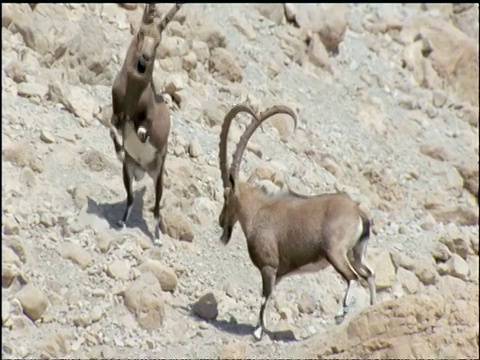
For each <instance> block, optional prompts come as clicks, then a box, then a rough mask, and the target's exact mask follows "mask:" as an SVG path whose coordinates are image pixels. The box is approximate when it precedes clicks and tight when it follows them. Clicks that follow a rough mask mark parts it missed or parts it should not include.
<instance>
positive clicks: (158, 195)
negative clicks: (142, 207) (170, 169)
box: [153, 151, 166, 246]
mask: <svg viewBox="0 0 480 360" xmlns="http://www.w3.org/2000/svg"><path fill="white" fill-rule="evenodd" d="M165 158H166V151H165V154H164V155H162V158H161V165H160V171H159V173H158V175H157V178H156V179H155V207H154V208H153V217H154V219H155V242H156V243H157V244H158V245H160V246H161V245H162V242H161V241H160V231H161V232H162V234H165V233H166V229H165V224H164V223H163V219H162V216H161V215H160V201H161V200H162V195H163V177H164V174H165Z"/></svg>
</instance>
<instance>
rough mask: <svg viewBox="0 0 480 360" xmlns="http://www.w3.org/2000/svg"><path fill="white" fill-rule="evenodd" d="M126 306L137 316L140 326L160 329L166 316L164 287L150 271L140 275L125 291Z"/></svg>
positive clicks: (147, 328)
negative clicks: (163, 295)
mask: <svg viewBox="0 0 480 360" xmlns="http://www.w3.org/2000/svg"><path fill="white" fill-rule="evenodd" d="M123 298H124V300H125V306H126V307H127V309H128V310H129V311H130V312H131V313H132V314H133V315H134V316H135V319H136V320H137V322H138V324H139V325H140V327H142V328H143V329H146V330H154V329H158V328H159V327H160V326H161V325H162V324H163V319H164V317H165V304H164V300H163V297H162V288H161V287H160V283H159V282H158V280H157V278H156V277H155V276H154V275H153V274H152V273H150V272H147V273H144V274H142V275H140V277H139V278H138V279H136V280H135V281H134V282H133V283H132V284H131V285H130V286H129V287H128V288H127V289H126V290H125V291H124V293H123Z"/></svg>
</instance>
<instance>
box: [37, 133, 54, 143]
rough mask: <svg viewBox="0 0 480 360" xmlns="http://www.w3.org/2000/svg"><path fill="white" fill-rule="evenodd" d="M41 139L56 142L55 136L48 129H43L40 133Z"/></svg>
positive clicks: (45, 141) (46, 141)
mask: <svg viewBox="0 0 480 360" xmlns="http://www.w3.org/2000/svg"><path fill="white" fill-rule="evenodd" d="M40 139H41V140H42V141H43V142H44V143H47V144H53V143H55V138H54V137H53V135H52V134H50V133H49V132H48V131H46V130H42V132H41V133H40Z"/></svg>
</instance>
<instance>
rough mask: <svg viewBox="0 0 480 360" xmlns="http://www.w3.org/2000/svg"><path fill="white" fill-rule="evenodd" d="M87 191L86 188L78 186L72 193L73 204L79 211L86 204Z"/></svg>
mask: <svg viewBox="0 0 480 360" xmlns="http://www.w3.org/2000/svg"><path fill="white" fill-rule="evenodd" d="M88 195H89V191H88V189H87V187H86V186H84V185H79V186H77V187H76V188H75V189H74V190H73V191H72V198H73V202H74V203H75V207H76V208H77V209H81V208H82V207H83V206H84V205H85V204H86V203H87V197H88Z"/></svg>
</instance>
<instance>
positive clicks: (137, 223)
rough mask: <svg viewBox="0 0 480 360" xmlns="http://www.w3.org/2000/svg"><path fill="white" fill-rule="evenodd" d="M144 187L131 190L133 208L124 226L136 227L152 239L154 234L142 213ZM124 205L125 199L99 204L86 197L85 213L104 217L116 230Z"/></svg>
mask: <svg viewBox="0 0 480 360" xmlns="http://www.w3.org/2000/svg"><path fill="white" fill-rule="evenodd" d="M146 189H147V188H146V187H145V186H144V187H143V188H142V189H140V190H137V191H134V192H133V196H134V201H133V208H132V212H131V214H130V217H129V219H128V221H127V225H126V227H127V228H131V229H132V228H138V229H140V230H141V231H142V232H143V233H144V234H145V235H146V236H147V237H149V238H150V239H152V240H153V238H154V236H153V234H152V233H151V232H150V230H149V229H148V224H147V222H146V221H145V218H144V214H143V203H144V201H143V196H144V195H145V191H146ZM126 206H127V205H126V200H123V201H119V202H115V203H103V204H99V203H97V202H96V201H95V200H93V199H91V198H89V197H87V213H89V214H94V215H96V216H98V217H99V218H102V219H105V220H106V221H107V222H108V224H109V225H110V228H113V229H116V230H121V227H119V226H118V221H119V220H120V219H121V218H122V216H123V213H124V211H125V208H126ZM147 216H148V214H147Z"/></svg>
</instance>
